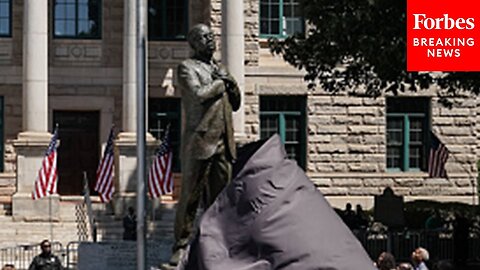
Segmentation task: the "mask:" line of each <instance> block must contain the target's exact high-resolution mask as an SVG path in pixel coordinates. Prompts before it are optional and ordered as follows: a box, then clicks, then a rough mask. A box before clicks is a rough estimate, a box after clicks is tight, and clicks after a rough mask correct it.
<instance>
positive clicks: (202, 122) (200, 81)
mask: <svg viewBox="0 0 480 270" xmlns="http://www.w3.org/2000/svg"><path fill="white" fill-rule="evenodd" d="M216 68H218V67H217V66H216V64H215V63H212V64H208V63H205V62H203V61H200V60H197V59H193V58H191V59H187V60H185V61H183V62H182V63H181V64H180V65H179V66H178V69H177V78H178V86H179V88H180V90H181V93H182V107H183V109H184V113H185V126H184V132H183V140H182V141H183V146H182V148H183V154H184V158H186V159H197V160H201V159H208V158H209V157H211V156H212V155H213V154H214V153H215V151H216V149H217V146H218V144H219V141H220V140H221V139H222V135H223V134H224V136H225V139H226V146H225V147H226V148H227V149H228V151H227V152H228V153H229V155H230V158H235V157H236V151H235V142H234V136H233V123H232V122H233V121H232V111H236V110H238V108H239V107H240V102H241V101H240V99H241V98H240V91H239V89H238V86H237V84H236V83H235V85H234V87H232V89H229V91H224V89H225V86H224V83H223V81H221V80H215V78H214V77H213V75H212V74H213V73H214V70H215V69H216Z"/></svg>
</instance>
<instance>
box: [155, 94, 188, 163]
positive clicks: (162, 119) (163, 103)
mask: <svg viewBox="0 0 480 270" xmlns="http://www.w3.org/2000/svg"><path fill="white" fill-rule="evenodd" d="M180 104H181V103H180V99H179V98H151V99H149V101H148V132H150V134H152V135H153V136H154V137H155V138H156V139H158V140H161V139H163V136H164V135H165V130H166V128H167V125H168V124H170V142H171V144H172V148H173V163H172V168H173V171H174V172H180V136H181V135H180V134H181V119H182V116H181V105H180Z"/></svg>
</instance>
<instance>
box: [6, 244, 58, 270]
mask: <svg viewBox="0 0 480 270" xmlns="http://www.w3.org/2000/svg"><path fill="white" fill-rule="evenodd" d="M51 244H52V253H54V254H55V255H57V256H58V257H59V259H60V260H61V261H62V263H64V256H65V253H64V250H63V246H62V244H61V243H60V242H52V243H51ZM40 253H41V248H40V244H30V245H18V246H15V247H8V248H1V249H0V267H1V266H3V265H5V264H13V265H14V266H15V268H16V269H17V270H23V269H28V267H29V266H30V263H31V262H32V260H33V258H34V257H35V256H37V255H38V254H40Z"/></svg>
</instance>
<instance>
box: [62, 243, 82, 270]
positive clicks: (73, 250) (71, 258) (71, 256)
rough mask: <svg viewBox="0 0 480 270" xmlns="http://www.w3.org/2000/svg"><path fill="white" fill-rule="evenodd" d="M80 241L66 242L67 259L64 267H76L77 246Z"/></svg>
mask: <svg viewBox="0 0 480 270" xmlns="http://www.w3.org/2000/svg"><path fill="white" fill-rule="evenodd" d="M79 245H80V242H70V243H68V244H67V259H66V263H65V269H77V263H78V246H79Z"/></svg>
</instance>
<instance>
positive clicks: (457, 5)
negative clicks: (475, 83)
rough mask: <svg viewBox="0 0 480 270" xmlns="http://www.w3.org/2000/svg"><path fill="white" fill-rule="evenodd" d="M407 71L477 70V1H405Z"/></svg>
mask: <svg viewBox="0 0 480 270" xmlns="http://www.w3.org/2000/svg"><path fill="white" fill-rule="evenodd" d="M407 71H480V1H479V0H455V1H454V0H435V1H434V0H407Z"/></svg>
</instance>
